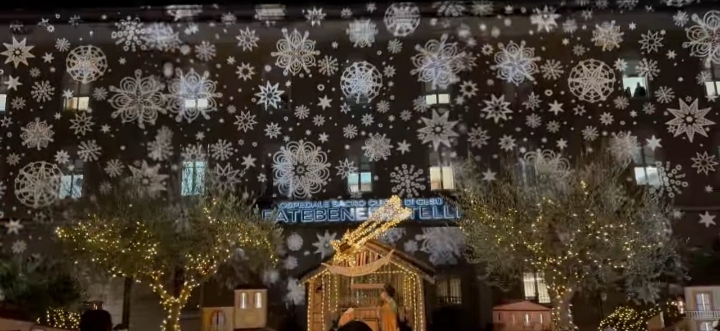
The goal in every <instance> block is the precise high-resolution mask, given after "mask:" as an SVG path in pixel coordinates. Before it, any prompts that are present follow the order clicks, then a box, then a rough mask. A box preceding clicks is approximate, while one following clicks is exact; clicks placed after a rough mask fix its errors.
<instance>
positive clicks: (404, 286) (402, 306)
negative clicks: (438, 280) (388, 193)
mask: <svg viewBox="0 0 720 331" xmlns="http://www.w3.org/2000/svg"><path fill="white" fill-rule="evenodd" d="M345 248H346V249H348V250H350V249H351V248H350V247H345ZM347 253H348V252H344V251H337V252H336V255H337V254H340V255H342V254H347ZM350 253H351V254H352V256H351V257H350V258H343V259H337V258H331V259H329V260H328V263H322V264H321V265H320V266H319V267H318V268H316V269H314V270H311V271H310V272H309V273H308V274H306V275H305V276H304V277H302V279H301V281H302V282H303V283H304V284H305V287H306V288H307V291H308V293H307V295H308V298H307V307H308V331H326V330H328V329H329V328H330V326H331V325H332V323H333V321H335V320H337V319H338V318H339V317H340V315H342V313H343V312H345V311H346V310H347V309H349V308H353V309H354V318H355V319H358V320H361V321H363V322H365V323H366V324H367V325H368V326H370V328H372V329H373V331H380V316H379V307H380V304H381V302H380V293H381V292H382V290H383V286H385V284H389V285H391V286H393V287H394V288H395V290H396V295H395V300H396V302H397V304H398V317H399V319H400V321H404V322H405V323H407V324H408V326H410V328H412V330H413V331H426V324H427V320H426V316H425V289H426V288H427V286H426V283H428V284H433V283H434V279H433V276H434V270H433V269H432V267H430V266H428V265H426V264H424V263H423V262H421V261H418V260H417V259H415V258H413V257H412V256H410V255H408V254H405V253H403V252H400V251H396V250H393V249H392V248H390V247H388V246H386V245H384V244H382V243H380V242H379V241H377V240H367V241H365V242H364V243H363V244H362V246H361V247H360V248H359V249H358V248H352V251H351V252H350Z"/></svg>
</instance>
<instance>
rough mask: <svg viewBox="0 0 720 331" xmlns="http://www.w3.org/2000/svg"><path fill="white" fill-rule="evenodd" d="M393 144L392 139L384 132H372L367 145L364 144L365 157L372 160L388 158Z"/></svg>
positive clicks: (366, 142)
mask: <svg viewBox="0 0 720 331" xmlns="http://www.w3.org/2000/svg"><path fill="white" fill-rule="evenodd" d="M391 149H392V145H391V144H390V139H389V138H387V136H386V135H385V134H384V133H383V134H380V133H375V134H370V137H368V139H367V140H365V145H363V146H362V150H363V151H364V152H365V157H367V158H369V159H370V161H373V162H375V161H380V160H387V158H388V157H389V156H390V153H391V152H390V150H391Z"/></svg>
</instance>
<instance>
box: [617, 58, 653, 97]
mask: <svg viewBox="0 0 720 331" xmlns="http://www.w3.org/2000/svg"><path fill="white" fill-rule="evenodd" d="M625 62H626V63H627V68H626V69H625V72H623V79H622V80H623V90H624V91H625V96H627V97H628V98H633V99H645V98H648V97H649V96H650V86H649V85H648V81H647V79H646V78H645V77H640V75H638V72H637V69H636V68H637V66H638V64H640V61H639V60H625Z"/></svg>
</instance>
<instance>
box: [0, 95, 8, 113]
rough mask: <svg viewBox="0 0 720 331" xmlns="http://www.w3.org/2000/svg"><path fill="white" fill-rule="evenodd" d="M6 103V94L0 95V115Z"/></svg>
mask: <svg viewBox="0 0 720 331" xmlns="http://www.w3.org/2000/svg"><path fill="white" fill-rule="evenodd" d="M6 103H7V94H0V114H2V113H4V112H5V109H6V106H5V104H6Z"/></svg>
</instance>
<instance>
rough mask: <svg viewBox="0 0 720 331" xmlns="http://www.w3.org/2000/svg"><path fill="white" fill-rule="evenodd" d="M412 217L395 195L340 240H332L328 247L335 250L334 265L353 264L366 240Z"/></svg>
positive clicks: (410, 211) (408, 209) (375, 237)
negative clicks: (330, 246)
mask: <svg viewBox="0 0 720 331" xmlns="http://www.w3.org/2000/svg"><path fill="white" fill-rule="evenodd" d="M411 215H412V210H410V208H406V207H404V206H403V204H402V200H401V199H400V197H398V196H397V195H394V196H392V197H390V199H388V200H387V202H385V204H384V205H382V206H381V207H380V208H378V209H377V210H375V211H374V212H373V213H372V215H370V217H368V219H367V220H366V221H365V222H362V223H361V224H360V225H359V226H358V227H357V228H356V229H354V230H351V231H348V232H345V234H344V235H343V236H342V238H341V239H340V240H332V241H331V242H330V245H332V247H333V248H334V249H335V255H334V258H333V259H334V261H335V263H340V262H348V263H350V264H354V263H355V262H354V261H353V260H354V257H355V253H356V252H357V251H359V250H360V249H361V248H362V247H363V245H365V243H366V242H367V241H368V240H371V239H377V238H378V237H380V236H381V235H382V234H383V233H385V232H386V231H387V230H389V229H390V228H392V227H394V226H396V225H398V224H399V223H400V222H402V221H403V220H405V219H407V218H409V217H410V216H411Z"/></svg>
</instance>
